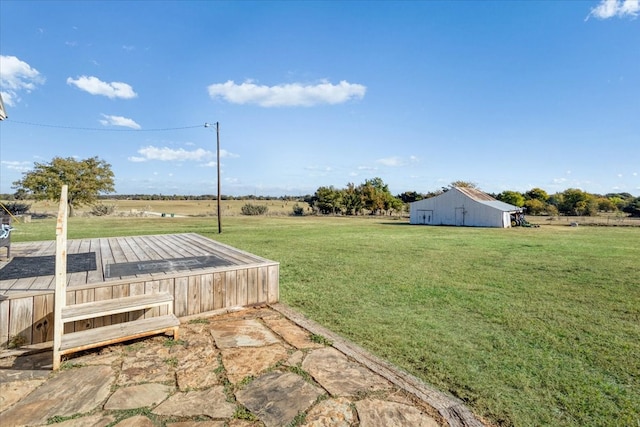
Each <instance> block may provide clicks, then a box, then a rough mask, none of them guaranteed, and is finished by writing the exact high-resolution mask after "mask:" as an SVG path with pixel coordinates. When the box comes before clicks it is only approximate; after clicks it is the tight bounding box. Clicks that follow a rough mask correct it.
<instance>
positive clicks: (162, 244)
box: [0, 233, 268, 305]
mask: <svg viewBox="0 0 640 427" xmlns="http://www.w3.org/2000/svg"><path fill="white" fill-rule="evenodd" d="M12 246H13V248H12V252H13V255H14V256H45V255H50V256H53V255H54V252H55V242H48V241H47V242H29V243H14V244H13V245H12ZM67 251H68V254H76V253H87V252H95V254H96V270H93V271H88V272H75V273H69V274H68V275H67V276H68V278H67V280H68V282H67V283H68V286H69V287H70V288H71V289H73V288H75V287H78V286H84V285H87V284H91V283H99V282H109V281H115V280H121V279H123V278H131V277H135V278H140V279H145V280H155V279H158V280H160V279H162V278H163V277H165V276H166V275H167V273H166V272H160V273H153V274H149V273H143V274H139V275H135V276H124V277H111V278H106V279H105V277H104V271H105V267H106V266H107V265H109V264H115V263H124V262H136V261H152V260H167V259H177V258H185V257H195V256H207V255H213V256H216V257H219V258H221V259H224V260H226V261H228V262H230V263H232V264H233V265H243V264H260V263H263V262H265V261H268V260H265V259H263V258H260V257H258V256H256V255H252V254H250V253H248V252H244V251H241V250H237V249H234V248H232V247H230V246H227V245H223V244H220V243H219V242H216V241H214V240H211V239H209V238H207V237H204V236H201V235H199V234H196V233H184V234H172V235H151V236H135V237H110V238H95V239H75V240H69V243H68V248H67ZM6 264H7V261H3V262H0V268H2V267H3V266H4V265H6ZM208 269H209V268H202V267H196V268H192V269H191V270H192V271H196V270H208ZM250 274H253V273H250ZM145 280H142V281H143V282H144V281H145ZM240 280H241V281H242V282H241V283H242V286H243V287H244V278H243V277H242V278H240ZM54 285H55V283H54V275H49V276H38V277H25V278H20V279H10V280H2V281H0V295H7V296H9V295H14V294H20V293H24V292H31V291H32V292H38V291H47V290H52V289H53V287H54ZM142 286H143V287H144V285H142ZM207 286H208V285H207ZM138 291H139V290H134V292H138ZM256 291H258V290H257V289H248V288H247V289H246V290H245V289H243V290H242V291H241V294H240V295H235V296H231V295H227V296H226V297H227V298H229V299H232V300H240V301H243V300H245V298H248V295H249V294H251V295H253V294H254V293H262V292H259V291H258V292H256ZM265 291H266V290H265ZM245 293H246V296H245ZM95 297H96V296H95V295H94V298H95ZM97 297H98V298H107V297H109V296H107V295H99V296H97ZM87 298H89V297H88V296H87ZM214 299H215V298H214ZM248 299H250V298H248ZM204 304H205V305H209V304H210V301H205V302H204ZM214 305H215V303H214Z"/></svg>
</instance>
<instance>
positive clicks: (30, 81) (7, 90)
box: [0, 55, 45, 106]
mask: <svg viewBox="0 0 640 427" xmlns="http://www.w3.org/2000/svg"><path fill="white" fill-rule="evenodd" d="M44 81H45V79H44V77H42V76H41V75H40V73H39V72H38V70H36V69H35V68H32V67H31V66H30V65H29V64H27V63H26V62H24V61H21V60H20V59H18V58H17V57H15V56H5V55H0V86H2V88H3V89H4V90H3V91H2V99H3V100H4V102H5V103H6V104H7V105H9V106H14V105H15V104H16V103H17V102H20V93H21V92H27V93H29V92H31V91H32V90H34V89H35V88H36V86H37V85H39V84H43V83H44Z"/></svg>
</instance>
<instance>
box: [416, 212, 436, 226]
mask: <svg viewBox="0 0 640 427" xmlns="http://www.w3.org/2000/svg"><path fill="white" fill-rule="evenodd" d="M418 224H433V210H422V209H420V210H418Z"/></svg>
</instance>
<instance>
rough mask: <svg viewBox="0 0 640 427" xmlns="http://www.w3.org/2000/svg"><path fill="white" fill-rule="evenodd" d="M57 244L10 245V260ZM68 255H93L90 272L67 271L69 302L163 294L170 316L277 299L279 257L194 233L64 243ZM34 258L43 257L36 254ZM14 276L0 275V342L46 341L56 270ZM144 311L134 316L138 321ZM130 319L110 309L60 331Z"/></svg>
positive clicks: (45, 253) (50, 252) (44, 252)
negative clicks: (266, 256) (171, 301)
mask: <svg viewBox="0 0 640 427" xmlns="http://www.w3.org/2000/svg"><path fill="white" fill-rule="evenodd" d="M55 246H56V245H55V242H54V241H50V242H30V243H13V244H12V248H11V255H12V259H11V261H13V262H18V261H29V259H27V258H35V257H53V256H55ZM74 254H78V255H80V254H82V257H83V258H90V259H91V261H92V262H93V261H94V260H93V257H94V254H95V264H94V265H93V266H92V267H95V269H93V268H91V269H88V270H83V269H82V268H80V269H76V270H77V271H73V272H69V273H67V284H68V287H67V305H68V306H69V305H73V304H79V303H84V302H90V301H101V300H107V299H112V298H119V297H125V296H132V295H142V294H146V293H155V292H168V293H169V294H171V295H173V297H174V313H175V315H176V316H178V317H190V316H196V315H198V314H201V313H203V314H204V313H210V312H215V311H217V310H220V309H225V308H232V307H238V306H249V305H255V304H264V303H274V302H277V301H278V299H279V290H278V286H279V264H278V263H277V262H274V261H270V260H267V259H264V258H261V257H259V256H256V255H253V254H250V253H248V252H245V251H242V250H239V249H235V248H233V247H230V246H228V245H224V244H222V243H219V242H216V241H214V240H211V239H209V238H206V237H204V236H201V235H199V234H196V233H186V234H167V235H152V236H134V237H110V238H96V239H78V240H69V241H68V244H67V257H68V259H69V257H70V256H73V255H74ZM40 260H46V261H49V259H48V258H38V259H37V261H38V262H40ZM14 265H15V264H14ZM8 266H9V260H5V259H2V260H1V261H0V271H1V269H3V268H5V267H7V270H5V272H6V271H8V270H9V268H10V267H8ZM68 268H71V266H68ZM14 270H15V269H14ZM25 272H26V270H25ZM114 273H115V274H119V275H114ZM132 273H135V274H132ZM5 276H7V275H5ZM18 276H20V277H15V274H14V275H13V276H12V277H10V278H8V279H4V280H0V346H2V345H7V344H8V343H9V342H10V341H11V340H14V341H15V340H16V337H19V338H17V340H18V341H20V342H21V343H24V344H37V343H41V342H47V341H50V340H51V339H52V334H53V325H52V322H53V301H54V291H55V289H54V287H55V277H54V273H53V272H51V274H45V275H38V276H33V274H29V273H28V272H26V273H25V274H23V275H22V274H19V275H18ZM22 276H24V277H22ZM150 310H159V308H152V309H150ZM144 315H145V313H135V316H136V317H137V318H140V316H144ZM133 316H134V314H132V313H129V314H128V315H127V314H114V315H112V316H107V317H105V318H100V319H95V320H91V321H78V322H76V323H75V324H67V325H65V331H66V332H74V331H79V330H85V329H89V328H93V327H94V326H100V325H108V324H115V323H122V322H126V321H128V320H129V317H133ZM94 322H95V324H94Z"/></svg>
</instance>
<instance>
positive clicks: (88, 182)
mask: <svg viewBox="0 0 640 427" xmlns="http://www.w3.org/2000/svg"><path fill="white" fill-rule="evenodd" d="M65 184H66V185H68V186H69V188H68V205H69V215H70V216H73V214H74V208H76V207H78V206H81V205H85V204H92V203H94V202H95V201H96V200H97V199H98V196H99V194H100V193H109V192H113V191H114V181H113V172H112V171H111V165H110V164H108V163H106V162H105V161H104V160H100V159H99V158H98V157H91V158H88V159H85V160H76V159H74V158H72V157H67V158H62V157H54V158H53V160H51V162H50V163H37V162H36V163H35V165H34V169H33V170H32V171H29V172H25V173H24V176H23V178H22V179H21V180H19V181H15V182H14V183H13V185H14V188H17V189H18V191H20V190H22V189H24V190H26V191H27V192H29V193H30V195H32V196H33V197H34V198H35V199H36V200H53V201H55V200H58V199H59V198H60V191H61V190H62V186H63V185H65Z"/></svg>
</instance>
